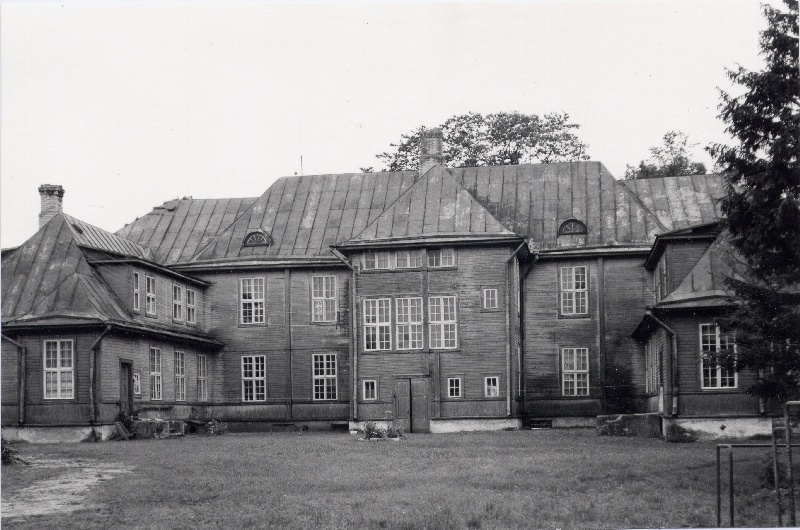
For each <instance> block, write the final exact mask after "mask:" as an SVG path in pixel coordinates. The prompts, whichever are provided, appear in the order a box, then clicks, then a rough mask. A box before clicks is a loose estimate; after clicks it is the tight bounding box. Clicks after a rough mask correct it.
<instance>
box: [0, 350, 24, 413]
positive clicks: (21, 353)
mask: <svg viewBox="0 0 800 530" xmlns="http://www.w3.org/2000/svg"><path fill="white" fill-rule="evenodd" d="M2 337H3V339H4V340H7V341H8V342H10V343H11V344H13V345H14V346H16V347H17V353H18V354H19V373H18V374H17V377H18V378H19V379H18V381H17V393H18V396H17V399H19V403H18V406H19V410H18V413H17V416H18V418H17V423H18V424H19V425H24V424H25V377H26V375H25V364H26V361H27V357H28V349H27V348H26V347H25V346H23V345H22V344H20V343H19V342H17V341H15V340H14V339H12V338H10V337H7V336H6V335H2Z"/></svg>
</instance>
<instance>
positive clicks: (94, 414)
mask: <svg viewBox="0 0 800 530" xmlns="http://www.w3.org/2000/svg"><path fill="white" fill-rule="evenodd" d="M109 331H111V326H110V325H109V326H106V329H104V330H103V332H102V333H101V334H100V336H99V337H97V340H96V341H94V344H92V346H91V347H90V348H89V349H90V350H92V359H91V363H90V364H89V406H90V407H91V411H92V412H91V414H92V415H91V417H90V420H91V422H92V425H94V424H95V423H97V409H96V408H95V405H94V387H95V381H94V365H95V363H96V362H97V352H98V350H99V349H100V342H101V341H102V340H103V337H105V336H106V335H108V332H109Z"/></svg>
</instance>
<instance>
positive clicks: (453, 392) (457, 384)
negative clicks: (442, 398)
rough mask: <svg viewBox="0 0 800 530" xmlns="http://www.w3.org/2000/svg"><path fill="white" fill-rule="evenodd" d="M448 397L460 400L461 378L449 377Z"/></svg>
mask: <svg viewBox="0 0 800 530" xmlns="http://www.w3.org/2000/svg"><path fill="white" fill-rule="evenodd" d="M447 397H450V398H460V397H461V378H460V377H449V378H448V379H447Z"/></svg>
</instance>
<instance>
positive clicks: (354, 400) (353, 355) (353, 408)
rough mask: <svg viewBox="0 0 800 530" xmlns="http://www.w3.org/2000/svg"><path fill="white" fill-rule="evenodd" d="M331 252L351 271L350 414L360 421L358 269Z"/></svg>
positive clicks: (342, 257)
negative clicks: (357, 320) (357, 318)
mask: <svg viewBox="0 0 800 530" xmlns="http://www.w3.org/2000/svg"><path fill="white" fill-rule="evenodd" d="M331 252H332V253H333V255H334V256H336V257H337V258H338V259H339V261H341V262H342V263H344V264H345V265H346V266H347V268H348V269H350V272H351V274H350V293H349V295H350V296H349V300H348V303H349V304H350V340H349V341H348V350H349V352H348V353H349V354H350V366H351V367H352V368H353V377H352V383H351V388H350V394H351V396H352V397H351V405H350V413H351V415H352V417H353V421H357V420H358V349H357V343H356V341H357V340H358V334H357V333H356V268H355V267H353V264H352V263H350V262H349V261H348V260H347V257H346V256H345V255H344V254H342V253H341V252H339V251H338V250H336V249H335V248H332V249H331Z"/></svg>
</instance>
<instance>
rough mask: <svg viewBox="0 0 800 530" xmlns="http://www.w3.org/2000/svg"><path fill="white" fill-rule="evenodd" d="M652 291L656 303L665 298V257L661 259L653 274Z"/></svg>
mask: <svg viewBox="0 0 800 530" xmlns="http://www.w3.org/2000/svg"><path fill="white" fill-rule="evenodd" d="M653 291H654V293H655V296H656V302H660V301H661V300H663V299H664V297H665V296H667V256H666V254H665V255H664V256H662V257H661V259H660V260H659V262H658V266H657V267H656V270H655V272H654V274H653Z"/></svg>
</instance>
